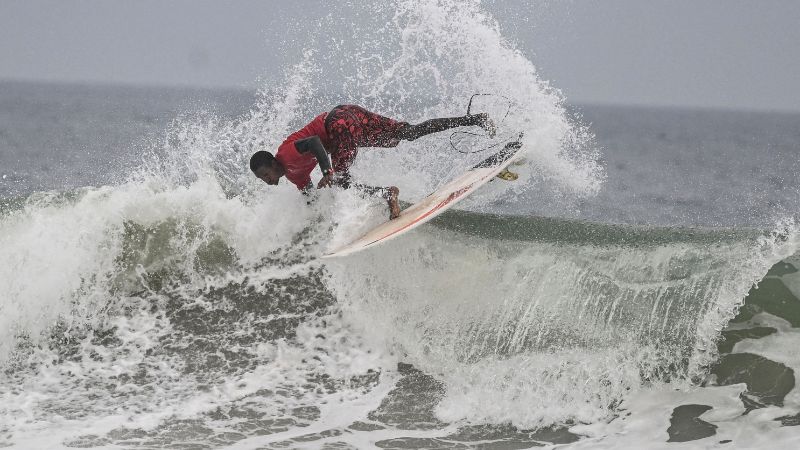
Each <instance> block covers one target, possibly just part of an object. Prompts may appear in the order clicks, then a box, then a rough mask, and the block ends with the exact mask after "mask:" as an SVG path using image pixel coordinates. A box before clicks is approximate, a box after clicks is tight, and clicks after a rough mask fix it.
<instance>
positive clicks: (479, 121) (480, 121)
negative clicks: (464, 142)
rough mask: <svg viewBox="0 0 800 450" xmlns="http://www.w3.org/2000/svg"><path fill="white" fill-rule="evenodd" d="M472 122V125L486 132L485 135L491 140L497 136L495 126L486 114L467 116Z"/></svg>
mask: <svg viewBox="0 0 800 450" xmlns="http://www.w3.org/2000/svg"><path fill="white" fill-rule="evenodd" d="M468 117H469V118H470V119H472V121H473V125H477V126H479V127H481V128H483V130H484V131H486V135H487V136H489V137H490V138H493V137H494V136H495V135H496V134H497V126H496V125H495V124H494V121H493V120H492V118H491V117H489V114H488V113H478V114H471V115H469V116H468Z"/></svg>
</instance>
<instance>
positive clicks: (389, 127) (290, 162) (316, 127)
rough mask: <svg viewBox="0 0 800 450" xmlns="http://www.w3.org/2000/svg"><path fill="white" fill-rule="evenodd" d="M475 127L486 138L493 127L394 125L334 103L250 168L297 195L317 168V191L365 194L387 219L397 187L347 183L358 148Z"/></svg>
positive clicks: (449, 120)
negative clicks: (384, 208) (385, 207)
mask: <svg viewBox="0 0 800 450" xmlns="http://www.w3.org/2000/svg"><path fill="white" fill-rule="evenodd" d="M463 126H480V127H482V128H483V129H485V130H486V131H487V132H488V133H489V135H490V136H493V135H494V132H495V127H494V124H493V123H492V121H491V119H489V116H488V115H487V114H485V113H481V114H467V115H465V116H460V117H445V118H438V119H430V120H426V121H425V122H422V123H419V124H416V125H414V124H410V123H408V122H399V121H397V120H394V119H391V118H389V117H384V116H381V115H379V114H376V113H373V112H371V111H368V110H366V109H365V108H363V107H361V106H358V105H339V106H337V107H335V108H333V109H332V110H331V111H330V112H327V113H322V114H320V115H318V116H317V117H315V118H314V119H313V120H312V121H311V122H309V123H308V124H307V125H306V126H305V127H303V128H301V129H300V130H298V131H296V132H294V133H292V134H291V135H289V137H287V138H286V140H284V141H283V143H282V144H281V145H280V146H279V147H278V151H277V152H276V153H275V155H274V156H273V155H272V154H271V153H269V152H266V151H263V150H261V151H257V152H255V153H254V154H253V156H252V157H251V158H250V170H252V171H253V173H254V174H255V176H256V177H258V178H260V179H261V180H263V181H264V182H265V183H267V184H270V185H277V184H278V181H279V180H280V179H281V177H283V176H285V177H286V179H287V180H289V181H290V182H291V183H293V184H294V185H295V186H297V188H298V189H300V190H301V191H304V192H305V191H308V190H309V189H311V188H312V186H313V184H312V183H311V172H312V171H313V170H314V168H315V167H316V166H317V164H319V166H320V169H321V170H322V174H323V177H322V179H321V180H320V181H319V183H317V189H321V188H323V187H326V186H331V185H336V186H340V187H343V188H349V187H356V188H358V189H360V190H363V191H364V192H367V193H369V194H371V195H380V196H381V197H383V198H384V199H386V201H387V202H388V204H389V218H390V219H395V218H397V217H398V216H399V215H400V205H399V204H398V200H397V199H398V195H399V192H400V191H399V189H397V187H395V186H390V187H387V188H382V187H373V186H366V185H361V184H357V183H352V182H351V179H350V173H349V169H350V166H352V164H353V162H354V161H355V158H356V155H357V154H358V149H359V148H360V147H396V146H397V145H398V144H399V143H400V141H413V140H415V139H418V138H420V137H422V136H425V135H428V134H431V133H436V132H439V131H444V130H448V129H450V128H455V127H463Z"/></svg>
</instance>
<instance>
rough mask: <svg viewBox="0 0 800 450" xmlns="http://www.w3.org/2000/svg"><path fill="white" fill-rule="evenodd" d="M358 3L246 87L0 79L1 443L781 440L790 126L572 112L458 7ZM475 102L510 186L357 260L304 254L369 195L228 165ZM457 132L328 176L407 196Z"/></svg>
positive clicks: (488, 23)
mask: <svg viewBox="0 0 800 450" xmlns="http://www.w3.org/2000/svg"><path fill="white" fill-rule="evenodd" d="M363 8H364V12H365V13H367V12H368V13H369V14H372V15H374V16H375V20H376V21H380V23H382V24H385V25H383V26H382V27H380V28H371V27H369V26H367V25H364V24H361V25H359V23H361V22H354V23H353V28H354V29H355V31H356V32H358V33H360V35H361V36H362V37H363V41H360V43H358V44H357V45H356V46H355V48H348V49H347V51H344V50H341V49H340V48H339V45H340V44H337V42H339V43H341V42H345V40H346V39H348V36H324V37H323V38H320V39H318V38H316V37H314V36H313V33H309V34H310V35H311V38H310V41H309V51H307V52H306V53H305V54H304V55H298V62H297V65H296V66H293V67H287V68H285V73H286V76H285V77H284V78H283V79H282V80H281V81H275V82H265V83H264V86H263V87H262V88H260V89H258V90H257V91H244V90H241V91H237V90H219V91H212V90H196V89H168V88H154V87H149V88H146V87H120V86H82V85H46V84H33V83H23V82H10V81H5V82H0V255H2V257H1V258H0V447H8V448H21V449H29V448H35V449H39V448H42V449H45V448H47V449H52V448H137V449H145V448H146V449H150V448H170V449H173V448H176V449H207V448H208V449H211V448H213V449H217V448H220V449H222V448H225V449H255V448H265V449H272V448H293V449H294V448H311V449H319V448H325V449H350V448H355V449H361V448H405V449H409V448H413V449H421V448H426V449H427V448H434V449H443V448H464V449H469V448H476V449H477V448H480V449H494V448H500V449H523V448H534V447H536V448H539V447H544V448H554V447H557V448H567V449H584V448H587V449H588V448H592V449H594V448H607V449H620V448H632V449H633V448H665V449H667V448H669V449H672V448H736V449H745V448H787V449H788V448H797V447H798V446H800V391H798V389H797V388H796V386H795V372H796V371H797V370H800V353H799V352H798V348H800V328H799V327H800V300H799V298H800V272H799V271H798V268H800V256H798V253H799V252H800V230H799V229H798V223H797V222H796V220H797V219H796V216H797V213H798V211H800V203H799V202H800V195H799V194H800V192H799V191H800V189H799V188H800V183H799V182H798V181H797V180H798V173H800V172H798V169H800V166H799V165H798V154H799V153H800V114H790V113H771V112H747V111H718V110H682V109H675V108H672V109H659V108H645V107H625V106H604V105H580V104H574V103H571V102H570V100H569V99H564V98H563V96H562V95H561V93H560V92H559V91H558V90H557V89H555V88H553V87H552V86H551V84H552V85H557V84H558V83H557V81H558V80H551V81H550V82H547V81H545V80H541V79H540V78H539V77H538V75H537V71H536V67H535V65H534V63H533V62H532V61H531V60H530V59H528V58H527V57H526V56H525V53H524V52H523V51H520V50H519V49H517V48H516V47H515V46H514V44H513V43H510V42H509V41H507V40H506V39H505V38H504V37H503V36H502V33H501V32H500V29H501V27H500V26H499V25H498V24H497V23H496V22H494V20H493V19H492V18H491V16H490V15H489V14H488V13H487V12H486V11H484V10H483V9H481V6H480V4H479V3H478V2H447V1H438V2H434V1H426V0H418V1H404V2H396V3H391V4H388V5H382V6H374V5H373V6H364V7H363ZM331 20H347V17H342V18H339V19H336V18H335V17H334V18H333V19H331ZM360 26H363V27H364V28H363V29H359V28H358V27H360ZM337 52H340V53H337ZM332 55H333V56H338V58H333V57H332ZM321 66H324V67H326V71H320V70H318V68H319V67H321ZM330 71H336V72H337V73H339V74H341V75H343V77H344V79H347V80H348V82H347V83H346V84H345V85H344V86H335V85H332V82H331V80H332V79H333V78H331V77H329V76H326V73H325V72H330ZM476 92H490V93H492V94H494V95H493V96H487V98H486V99H481V100H480V102H483V103H480V102H479V105H478V106H479V107H480V108H485V109H487V110H489V111H490V112H491V113H492V114H493V115H494V116H495V117H496V118H501V119H498V122H499V125H500V135H501V136H508V135H515V134H516V133H519V132H524V136H523V139H522V142H523V148H524V150H525V154H524V160H523V161H522V162H521V163H520V164H518V165H515V166H513V167H512V170H515V171H517V172H519V175H520V178H519V180H517V181H516V182H505V181H500V180H495V181H493V182H491V183H489V184H488V185H486V186H485V187H483V188H482V189H481V190H479V191H478V192H476V193H475V194H474V195H473V196H471V197H470V198H469V199H468V200H465V201H464V202H462V203H459V205H458V207H457V209H453V210H450V211H448V212H446V213H445V214H443V215H441V216H439V217H438V218H437V219H435V220H434V221H432V222H431V223H429V224H428V225H425V226H422V227H420V228H418V229H416V230H415V231H413V232H410V233H408V234H406V235H404V236H401V237H399V238H397V239H395V240H393V241H391V242H388V243H386V244H385V245H382V246H379V247H377V248H374V249H371V250H369V251H364V252H361V253H357V254H354V255H351V256H349V257H346V258H341V259H334V260H320V259H319V256H320V255H321V254H323V253H325V251H326V250H328V249H330V248H333V247H336V246H337V245H339V244H341V243H343V242H345V241H347V240H350V239H353V238H355V237H357V236H358V235H359V234H360V233H361V232H363V231H365V230H366V229H368V228H369V227H370V226H373V225H375V224H377V223H380V222H381V221H383V220H386V216H387V211H386V207H385V205H384V204H382V203H381V202H380V201H377V200H374V199H371V198H365V197H362V196H360V195H358V193H356V192H352V191H345V190H341V189H328V190H324V191H320V192H318V193H316V194H315V195H314V197H313V198H312V199H311V201H310V202H309V201H308V199H306V198H304V197H303V196H301V195H300V194H299V193H298V192H297V191H296V189H295V188H294V187H293V186H291V185H288V184H287V183H286V182H285V181H282V182H281V184H280V185H279V186H277V187H272V186H266V185H265V184H264V183H262V182H260V181H259V180H257V179H255V178H254V177H253V176H252V175H251V174H250V173H249V169H248V167H247V161H248V159H249V157H250V154H251V153H252V152H253V151H254V150H257V149H261V148H264V149H268V150H272V149H274V148H275V147H276V146H277V144H279V143H280V142H281V141H282V140H283V138H284V137H285V136H286V135H287V134H288V133H289V132H291V131H293V130H294V129H296V128H297V127H299V126H302V125H304V124H305V122H307V121H308V120H309V119H310V118H311V117H313V116H314V115H315V114H317V113H319V112H321V111H325V110H328V109H330V108H331V107H333V106H335V105H337V104H339V103H344V102H352V103H359V104H363V105H364V106H366V107H368V108H370V109H372V110H375V111H377V112H381V113H383V114H385V115H390V116H393V117H397V118H399V119H402V120H408V121H412V122H415V121H421V120H424V119H426V118H430V117H434V116H444V115H455V114H463V112H464V110H465V108H466V103H467V101H468V99H469V96H470V95H471V94H473V93H476ZM506 110H508V114H506V113H505V111H506ZM452 138H453V135H452V134H451V133H440V134H438V135H433V136H428V137H425V138H423V139H419V140H417V141H414V142H410V143H408V142H404V143H402V144H401V145H400V146H398V147H397V148H393V149H364V150H363V151H362V152H361V154H360V155H359V158H358V161H357V163H356V166H355V167H354V169H353V171H354V176H355V177H356V178H357V179H358V180H360V181H362V182H365V183H369V184H379V185H387V184H393V185H397V186H398V187H399V188H400V189H401V198H402V199H403V200H405V201H408V202H413V201H414V200H418V199H420V198H422V197H423V196H424V195H425V194H426V193H428V192H430V191H431V190H432V189H434V188H435V187H436V186H438V185H440V184H441V183H443V182H445V181H447V180H448V179H450V178H452V177H453V176H456V175H457V174H459V173H460V172H461V171H463V170H464V169H465V168H467V167H470V166H471V165H473V164H475V162H477V161H480V160H481V159H483V158H484V157H485V156H486V155H487V153H486V152H479V153H475V154H462V153H458V152H457V151H455V149H454V148H453V147H452V146H451V140H452ZM456 141H457V139H456ZM470 142H471V143H470V144H469V145H470V147H469V148H466V147H463V146H464V145H466V144H463V143H462V144H459V145H460V146H462V147H461V148H460V149H462V150H470V149H471V150H475V149H478V150H480V149H481V148H484V147H486V146H488V145H491V142H490V141H486V140H484V141H481V140H480V139H478V140H477V141H470ZM313 177H314V178H317V177H318V174H314V175H313Z"/></svg>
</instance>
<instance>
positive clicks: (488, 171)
mask: <svg viewBox="0 0 800 450" xmlns="http://www.w3.org/2000/svg"><path fill="white" fill-rule="evenodd" d="M521 147H522V144H520V143H519V142H518V141H514V142H509V143H508V144H506V145H505V147H503V149H502V150H500V151H499V152H497V153H495V154H493V155H492V156H490V157H488V158H486V159H484V160H483V161H481V162H480V163H478V164H476V165H475V166H473V167H472V168H471V169H469V170H468V171H467V172H465V173H464V174H463V175H461V176H459V177H457V178H455V179H453V180H452V181H450V182H448V183H447V184H445V185H443V186H441V187H440V188H438V189H436V190H435V191H434V192H432V193H431V194H430V195H428V196H427V197H425V198H423V199H422V200H420V201H419V202H417V203H415V204H413V205H411V206H409V207H408V208H406V209H404V210H403V211H401V212H400V216H399V217H397V218H396V219H394V220H390V221H388V222H384V223H382V224H380V225H378V226H377V227H375V228H373V229H372V230H370V231H368V232H367V233H366V234H364V235H363V236H361V237H359V238H358V239H356V240H354V241H352V242H350V243H349V244H345V245H343V246H341V247H339V248H336V249H334V250H333V251H331V252H329V253H327V254H325V255H323V256H322V257H323V258H335V257H339V256H345V255H349V254H352V253H356V252H360V251H362V250H365V249H367V248H370V247H374V246H376V245H380V244H382V243H384V242H387V241H390V240H392V239H395V238H397V237H399V236H401V235H403V234H404V233H407V232H409V231H411V230H413V229H414V228H416V227H418V226H420V225H422V224H424V223H425V222H427V221H429V220H431V219H433V218H434V217H436V216H438V215H439V214H441V213H443V212H445V211H447V210H448V209H449V208H452V207H453V205H455V204H456V203H458V202H459V201H461V200H463V199H464V198H466V197H467V196H469V195H470V194H471V193H472V192H474V191H475V190H476V189H478V188H479V187H481V186H483V185H484V184H486V183H487V182H489V181H490V180H491V179H493V178H494V177H495V176H497V175H498V174H500V173H501V172H503V171H504V170H505V169H506V167H507V166H508V165H509V164H511V162H512V161H513V160H514V155H516V154H517V153H518V152H519V149H520V148H521ZM503 179H510V178H507V177H504V178H503ZM514 179H516V178H514Z"/></svg>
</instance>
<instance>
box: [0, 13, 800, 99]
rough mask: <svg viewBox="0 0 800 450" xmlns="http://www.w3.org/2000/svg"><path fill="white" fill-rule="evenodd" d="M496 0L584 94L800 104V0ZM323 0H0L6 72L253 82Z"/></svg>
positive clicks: (1, 61) (513, 31)
mask: <svg viewBox="0 0 800 450" xmlns="http://www.w3.org/2000/svg"><path fill="white" fill-rule="evenodd" d="M484 3H485V4H486V6H487V9H488V10H489V11H491V12H492V13H494V14H495V15H496V17H497V18H498V20H499V21H500V23H501V26H502V27H503V29H504V32H505V34H506V36H507V37H508V38H509V39H511V40H512V41H514V42H515V43H516V44H517V45H518V47H519V48H520V49H522V50H523V51H524V52H525V53H526V54H527V55H529V56H530V57H531V59H532V60H533V61H534V63H535V64H536V65H537V67H538V68H539V71H540V73H541V75H542V76H543V78H546V79H548V80H550V81H551V83H552V85H554V86H556V87H559V88H561V89H562V90H563V92H564V93H565V94H566V96H567V98H568V99H569V100H570V101H572V102H602V103H621V104H654V105H676V106H705V107H725V108H747V109H782V110H800V88H798V86H797V83H798V80H800V2H799V1H796V0H770V1H757V0H752V1H743V0H705V1H703V0H694V1H689V0H671V1H670V0H648V1H642V0H584V1H581V0H566V1H525V0H485V1H484ZM324 5H325V2H324V1H323V0H286V1H284V0H272V1H236V2H221V1H208V0H180V1H177V0H172V1H153V0H139V1H126V2H123V1H105V0H48V1H44V0H0V79H22V80H48V81H79V82H106V83H133V84H166V85H192V86H239V87H253V86H255V85H256V84H257V80H258V79H259V77H262V78H267V79H269V78H273V77H277V76H280V74H281V73H282V69H283V68H284V67H285V65H286V64H287V63H288V58H289V57H290V56H291V55H292V54H295V53H296V52H295V51H293V50H294V49H293V47H297V48H298V49H299V45H300V44H299V43H300V42H304V40H303V39H302V36H294V35H293V34H292V29H293V28H292V26H291V25H288V23H291V21H295V20H298V19H299V18H302V17H309V18H312V19H313V18H316V17H320V16H322V15H324V14H325V8H324ZM287 49H288V50H289V51H287Z"/></svg>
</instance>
